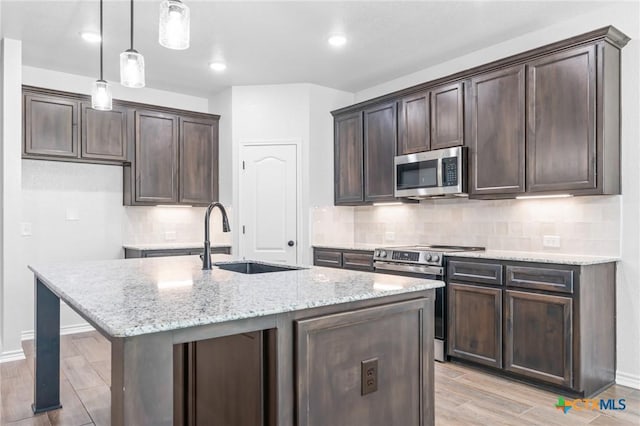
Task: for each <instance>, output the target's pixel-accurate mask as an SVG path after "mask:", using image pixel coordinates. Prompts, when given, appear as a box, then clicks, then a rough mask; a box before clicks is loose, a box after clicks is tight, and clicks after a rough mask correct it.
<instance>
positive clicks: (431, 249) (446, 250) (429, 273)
mask: <svg viewBox="0 0 640 426" xmlns="http://www.w3.org/2000/svg"><path fill="white" fill-rule="evenodd" d="M477 250H484V247H464V246H443V245H430V246H406V247H383V248H377V249H375V251H374V253H373V267H374V268H375V270H376V272H380V273H387V274H398V275H408V276H414V277H422V278H430V279H437V280H445V279H446V276H445V275H446V274H445V272H446V265H445V260H444V257H445V255H447V254H451V253H456V252H462V251H477ZM446 294H447V293H446V291H445V287H442V288H437V289H436V300H435V316H436V318H435V347H434V357H435V359H436V360H438V361H445V341H446V329H447V327H446V324H447V323H446V306H447V300H446Z"/></svg>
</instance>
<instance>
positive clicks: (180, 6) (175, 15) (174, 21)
mask: <svg viewBox="0 0 640 426" xmlns="http://www.w3.org/2000/svg"><path fill="white" fill-rule="evenodd" d="M189 26H190V12H189V7H188V6H186V5H185V4H184V3H182V2H181V1H180V0H163V2H162V3H160V35H159V37H158V41H159V42H160V44H161V45H162V46H164V47H166V48H169V49H176V50H184V49H188V48H189Z"/></svg>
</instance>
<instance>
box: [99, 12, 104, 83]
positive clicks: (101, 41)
mask: <svg viewBox="0 0 640 426" xmlns="http://www.w3.org/2000/svg"><path fill="white" fill-rule="evenodd" d="M103 44H104V40H103V37H102V0H100V80H104V79H103V78H102V77H103V76H102V45H103Z"/></svg>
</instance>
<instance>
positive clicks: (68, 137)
mask: <svg viewBox="0 0 640 426" xmlns="http://www.w3.org/2000/svg"><path fill="white" fill-rule="evenodd" d="M79 106H80V102H79V101H75V100H73V99H71V98H64V97H57V96H47V95H38V94H25V95H24V153H25V154H27V155H29V154H31V155H47V156H54V157H71V158H77V157H78V111H79Z"/></svg>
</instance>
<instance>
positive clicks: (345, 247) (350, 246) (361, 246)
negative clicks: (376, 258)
mask: <svg viewBox="0 0 640 426" xmlns="http://www.w3.org/2000/svg"><path fill="white" fill-rule="evenodd" d="M380 246H381V245H380V244H362V243H361V244H312V245H311V247H313V248H319V249H337V250H363V251H371V252H372V251H374V250H375V249H376V248H378V247H380ZM385 247H390V246H389V245H386V246H385Z"/></svg>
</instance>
